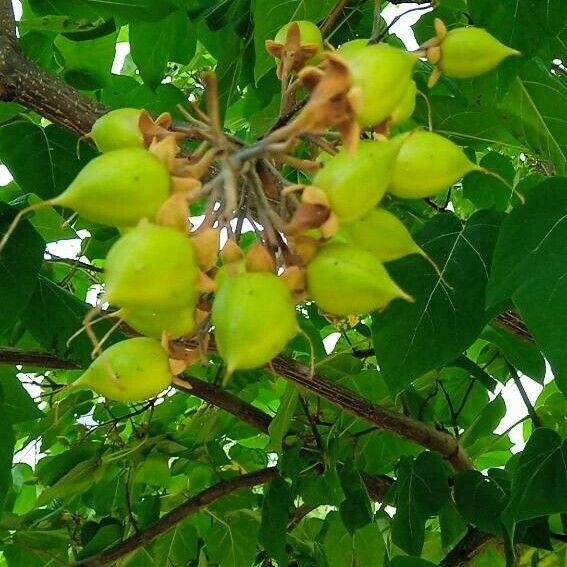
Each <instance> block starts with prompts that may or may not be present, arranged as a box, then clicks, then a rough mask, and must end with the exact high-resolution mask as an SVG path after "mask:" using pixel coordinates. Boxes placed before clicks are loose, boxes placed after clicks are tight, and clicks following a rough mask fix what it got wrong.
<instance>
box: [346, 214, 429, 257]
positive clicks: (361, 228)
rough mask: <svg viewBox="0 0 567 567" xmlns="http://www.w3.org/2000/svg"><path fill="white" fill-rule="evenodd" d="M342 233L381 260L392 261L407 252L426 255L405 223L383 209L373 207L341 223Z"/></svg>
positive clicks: (405, 254)
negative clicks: (355, 218) (358, 216)
mask: <svg viewBox="0 0 567 567" xmlns="http://www.w3.org/2000/svg"><path fill="white" fill-rule="evenodd" d="M341 234H343V235H344V236H345V237H346V239H347V240H348V241H349V242H351V243H352V244H355V245H356V246H360V247H361V248H364V249H365V250H368V252H372V254H374V256H375V257H376V259H378V260H380V262H391V261H392V260H398V259H399V258H403V257H404V256H407V255H408V254H419V255H421V256H425V252H424V251H423V250H422V249H421V248H420V247H419V246H418V245H417V244H416V242H415V241H414V239H413V238H412V237H411V234H410V232H409V230H408V229H407V228H406V227H405V225H404V223H403V222H402V221H401V220H400V219H399V218H398V217H397V216H396V215H394V214H392V213H391V212H390V211H387V210H386V209H382V208H377V209H373V210H371V211H370V212H369V213H368V214H366V215H364V216H363V217H362V218H360V219H358V220H355V221H354V222H352V223H349V224H345V225H343V226H341Z"/></svg>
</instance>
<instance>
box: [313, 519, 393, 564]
mask: <svg viewBox="0 0 567 567" xmlns="http://www.w3.org/2000/svg"><path fill="white" fill-rule="evenodd" d="M327 518H328V519H329V523H330V526H329V529H328V530H327V533H326V535H325V540H324V542H323V549H324V551H325V557H326V559H327V565H328V566H329V567H352V566H353V565H360V566H362V565H372V567H382V565H383V564H384V552H385V547H384V540H383V539H382V534H381V533H380V530H379V529H378V526H377V525H376V524H374V523H373V524H367V525H366V526H364V527H362V528H360V529H358V530H356V531H355V532H354V534H351V533H350V532H349V531H348V530H347V529H346V527H345V526H344V524H343V523H342V520H341V518H340V516H339V515H338V514H336V513H334V512H333V513H331V514H329V516H327Z"/></svg>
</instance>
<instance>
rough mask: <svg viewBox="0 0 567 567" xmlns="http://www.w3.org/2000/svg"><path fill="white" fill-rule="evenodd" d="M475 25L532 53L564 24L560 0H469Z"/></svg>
mask: <svg viewBox="0 0 567 567" xmlns="http://www.w3.org/2000/svg"><path fill="white" fill-rule="evenodd" d="M468 6H469V10H470V14H471V17H472V18H473V21H474V23H475V25H477V26H481V27H485V28H486V29H487V30H488V31H489V32H490V33H491V34H492V35H494V36H495V37H496V38H498V39H499V40H500V41H501V42H503V43H505V44H506V45H509V46H510V47H513V48H515V49H519V50H520V51H521V52H522V54H523V55H524V57H532V56H533V55H534V54H535V53H537V52H538V51H539V50H540V49H542V48H543V47H545V42H546V41H550V40H551V39H552V38H554V37H555V36H556V35H557V34H558V33H560V32H561V31H562V30H563V29H564V28H565V6H564V4H563V3H562V1H561V0H519V1H517V0H501V1H500V2H496V3H495V2H492V1H491V0H468Z"/></svg>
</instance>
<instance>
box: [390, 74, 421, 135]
mask: <svg viewBox="0 0 567 567" xmlns="http://www.w3.org/2000/svg"><path fill="white" fill-rule="evenodd" d="M416 95H417V85H416V84H415V81H410V84H409V86H408V89H407V91H406V92H405V94H404V96H403V97H402V100H400V102H399V103H398V104H397V106H396V108H394V110H392V113H391V114H390V122H389V125H390V127H391V128H395V127H396V126H399V125H400V124H403V123H404V122H406V121H407V120H409V119H410V118H411V115H412V114H413V111H414V110H415V97H416Z"/></svg>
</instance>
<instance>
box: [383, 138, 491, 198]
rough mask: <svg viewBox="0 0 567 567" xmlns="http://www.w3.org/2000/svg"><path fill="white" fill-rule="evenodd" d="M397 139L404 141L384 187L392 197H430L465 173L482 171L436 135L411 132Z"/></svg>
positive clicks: (457, 148)
mask: <svg viewBox="0 0 567 567" xmlns="http://www.w3.org/2000/svg"><path fill="white" fill-rule="evenodd" d="M400 136H405V138H404V141H403V144H402V147H401V149H400V151H399V153H398V156H397V158H396V161H395V163H394V169H393V172H392V177H391V179H390V185H389V187H388V192H389V193H391V194H392V195H395V196H396V197H400V198H401V199H423V198H425V197H433V196H434V195H436V194H437V193H439V192H441V191H444V190H445V189H448V188H449V187H451V186H452V185H454V184H455V183H456V182H457V181H459V180H460V179H461V178H462V177H463V176H465V175H466V174H467V173H470V172H471V171H483V169H482V167H480V166H478V165H476V164H474V163H473V162H472V161H470V160H469V158H468V157H467V156H466V155H465V153H464V152H463V150H461V148H459V146H457V145H456V144H454V143H453V142H451V141H450V140H448V139H447V138H444V137H443V136H440V135H439V134H434V133H433V132H424V131H415V132H412V133H411V134H409V135H408V134H401V135H400ZM400 136H396V138H398V137H400ZM396 138H394V140H396Z"/></svg>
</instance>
